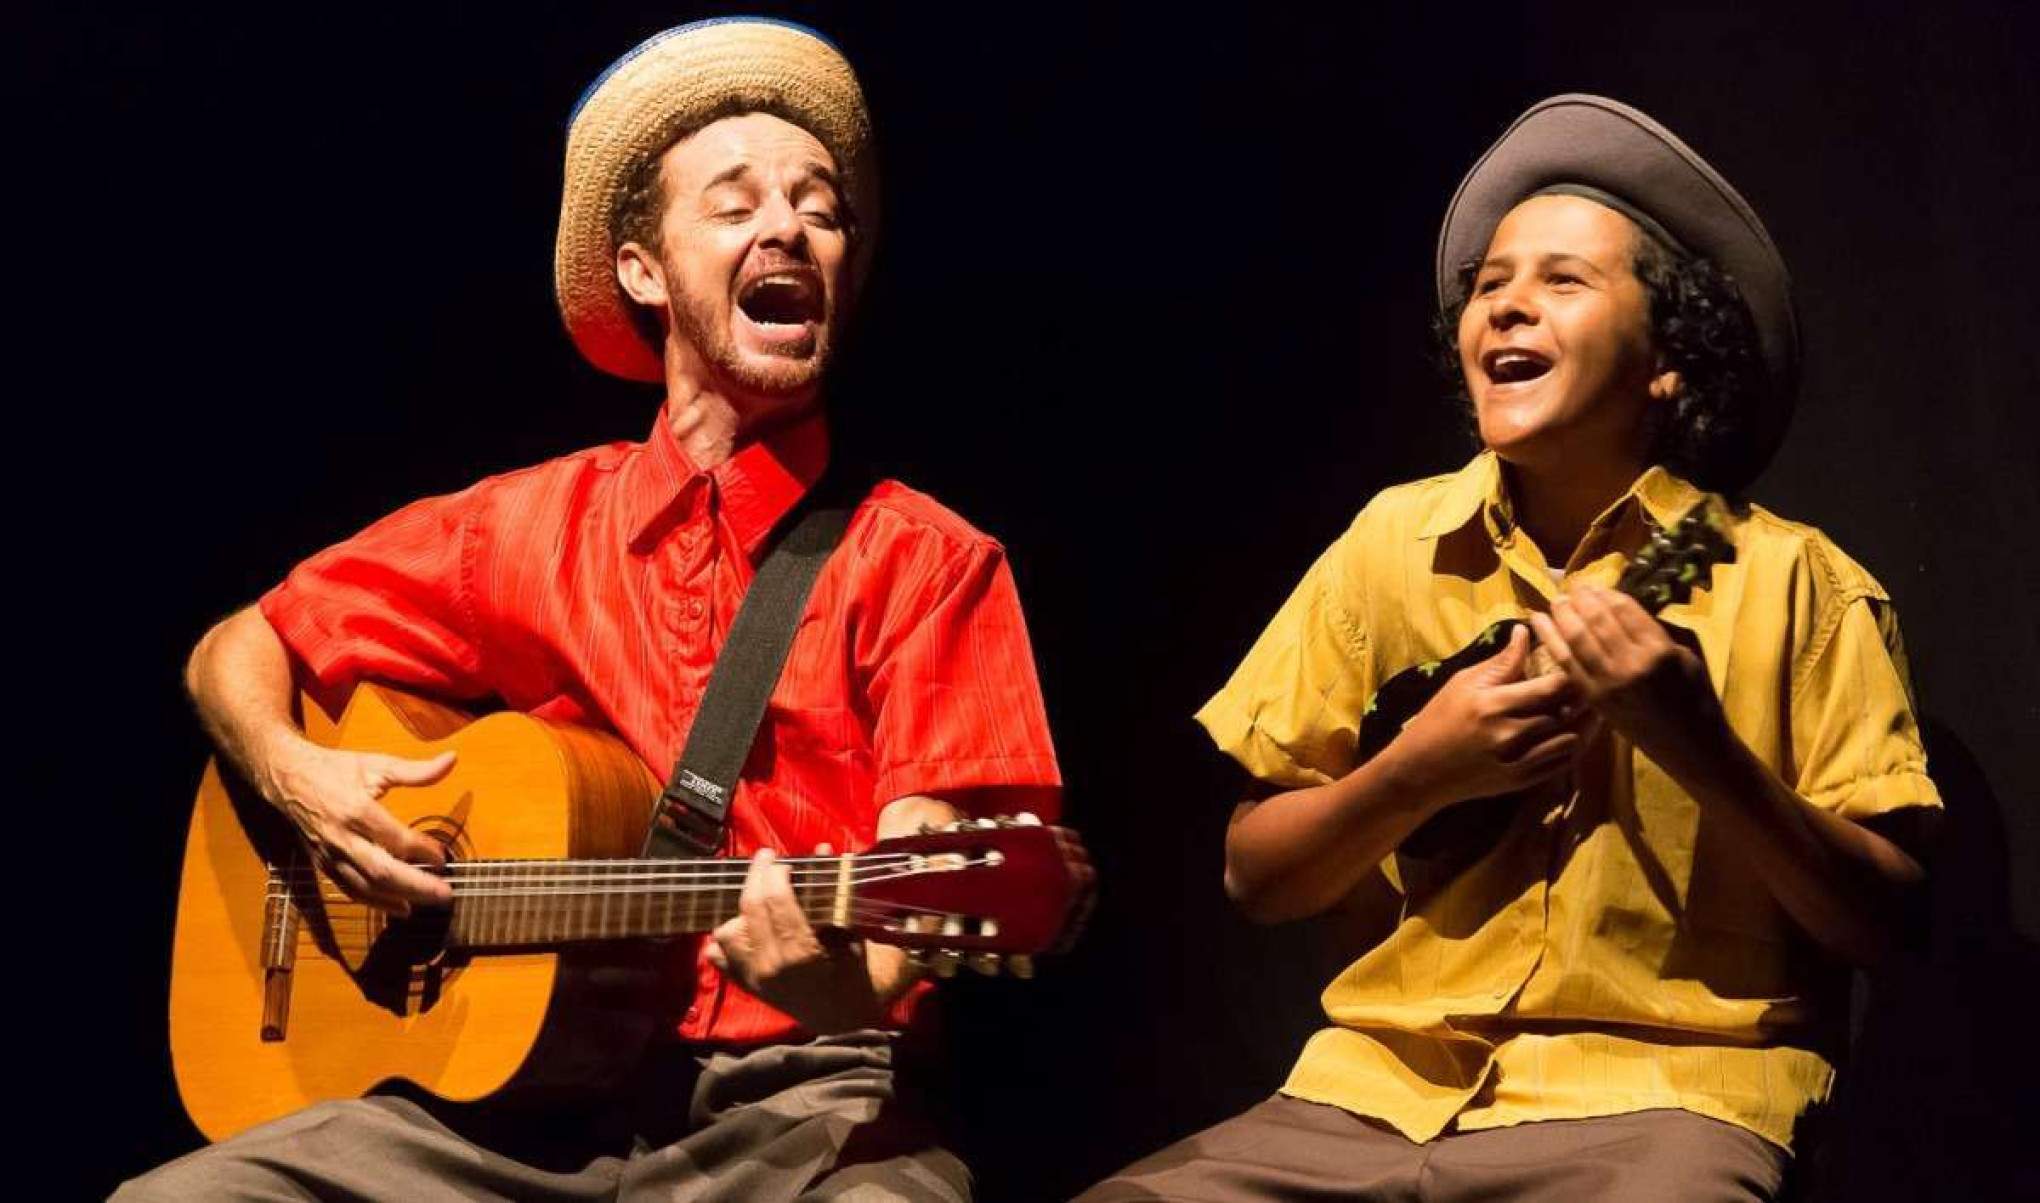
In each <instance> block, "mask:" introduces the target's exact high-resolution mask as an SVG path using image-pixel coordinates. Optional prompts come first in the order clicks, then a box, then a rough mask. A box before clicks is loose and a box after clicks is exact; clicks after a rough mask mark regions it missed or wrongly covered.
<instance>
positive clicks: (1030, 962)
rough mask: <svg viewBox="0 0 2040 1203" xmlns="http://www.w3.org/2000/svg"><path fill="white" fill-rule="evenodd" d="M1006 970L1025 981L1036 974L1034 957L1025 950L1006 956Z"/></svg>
mask: <svg viewBox="0 0 2040 1203" xmlns="http://www.w3.org/2000/svg"><path fill="white" fill-rule="evenodd" d="M1006 972H1007V973H1010V974H1012V975H1013V976H1014V977H1017V978H1019V979H1020V980H1021V981H1023V982H1024V981H1026V980H1027V979H1028V978H1031V977H1033V976H1034V958H1033V957H1030V956H1028V955H1027V954H1026V953H1024V952H1016V953H1014V954H1013V955H1012V956H1009V957H1007V958H1006Z"/></svg>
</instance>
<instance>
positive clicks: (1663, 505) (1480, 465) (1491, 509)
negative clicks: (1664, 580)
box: [1417, 451, 1706, 539]
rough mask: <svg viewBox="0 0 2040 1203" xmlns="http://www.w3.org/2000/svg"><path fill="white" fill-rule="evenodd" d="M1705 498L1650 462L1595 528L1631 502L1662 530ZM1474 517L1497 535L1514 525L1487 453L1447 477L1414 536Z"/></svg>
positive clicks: (1498, 472) (1494, 459)
mask: <svg viewBox="0 0 2040 1203" xmlns="http://www.w3.org/2000/svg"><path fill="white" fill-rule="evenodd" d="M1705 496H1706V494H1705V493H1702V492H1701V491H1700V490H1699V489H1698V488H1696V487H1695V486H1693V485H1691V484H1689V483H1687V482H1686V481H1684V480H1681V479H1680V478H1678V477H1676V476H1674V475H1672V474H1671V473H1670V472H1667V471H1666V470H1665V469H1664V467H1663V465H1660V464H1652V465H1651V466H1650V467H1648V468H1646V469H1644V471H1643V475H1641V476H1639V477H1637V478H1636V480H1635V482H1634V483H1633V484H1631V485H1630V486H1629V489H1628V490H1627V491H1626V492H1624V493H1623V494H1622V496H1620V497H1618V498H1616V499H1615V502H1614V504H1612V505H1610V506H1609V507H1608V508H1607V510H1605V511H1603V512H1602V514H1601V516H1600V517H1599V518H1598V519H1596V520H1595V525H1596V526H1601V525H1605V524H1607V523H1610V522H1612V521H1613V520H1614V518H1615V515H1616V514H1617V512H1618V511H1619V510H1621V509H1622V507H1624V506H1626V505H1628V504H1630V502H1631V501H1635V502H1637V503H1639V504H1641V505H1642V506H1643V510H1644V512H1645V513H1646V514H1649V515H1650V518H1651V521H1653V522H1655V523H1656V524H1657V525H1658V526H1661V527H1664V526H1670V525H1671V524H1672V523H1674V522H1677V521H1678V520H1679V519H1680V518H1682V517H1684V516H1685V514H1686V512H1687V511H1688V510H1690V509H1692V508H1693V507H1694V506H1695V505H1696V504H1698V503H1699V502H1700V501H1701V499H1702V498H1704V497H1705ZM1476 516H1484V517H1485V519H1486V522H1487V527H1488V531H1489V533H1490V534H1492V535H1495V536H1497V537H1499V536H1502V535H1505V534H1507V533H1508V532H1509V531H1511V530H1513V529H1514V527H1515V518H1514V516H1513V514H1512V513H1511V511H1510V506H1509V495H1508V490H1507V489H1505V488H1503V487H1502V468H1501V459H1500V457H1498V456H1496V455H1495V453H1494V452H1492V451H1483V452H1481V453H1480V454H1479V455H1476V456H1474V457H1473V460H1472V462H1470V463H1468V464H1467V465H1466V466H1465V467H1464V468H1461V469H1460V470H1459V471H1458V472H1456V473H1454V474H1453V475H1452V477H1451V479H1450V480H1449V481H1447V482H1446V486H1445V490H1444V492H1443V493H1442V494H1441V495H1440V496H1439V498H1438V501H1437V504H1436V505H1435V507H1434V508H1433V509H1432V511H1431V515H1430V517H1429V518H1427V519H1426V520H1425V521H1424V524H1423V525H1422V526H1421V527H1419V528H1418V531H1417V534H1418V535H1419V536H1420V537H1422V538H1425V539H1436V538H1440V537H1442V536H1444V535H1449V534H1451V533H1452V532H1453V531H1456V530H1459V529H1461V528H1462V527H1464V526H1466V524H1467V523H1469V522H1472V521H1473V520H1474V518H1475V517H1476Z"/></svg>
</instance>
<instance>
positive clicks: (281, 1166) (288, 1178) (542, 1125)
mask: <svg viewBox="0 0 2040 1203" xmlns="http://www.w3.org/2000/svg"><path fill="white" fill-rule="evenodd" d="M892 1054H893V1050H892V1047H891V1043H890V1041H889V1040H888V1038H887V1037H886V1036H885V1035H884V1034H882V1033H877V1032H860V1033H852V1034H849V1035H845V1036H837V1037H829V1038H825V1039H823V1040H818V1041H815V1042H813V1043H811V1044H802V1045H774V1046H770V1047H767V1048H762V1049H756V1050H752V1051H748V1052H744V1053H740V1054H732V1053H712V1054H701V1055H693V1054H683V1055H682V1056H681V1057H679V1058H675V1057H671V1056H669V1057H667V1058H665V1059H664V1063H663V1064H662V1065H660V1066H659V1067H658V1068H654V1069H651V1070H648V1071H645V1072H641V1073H640V1074H639V1075H638V1076H637V1077H636V1078H635V1079H633V1081H632V1082H631V1083H630V1084H628V1085H627V1086H625V1087H624V1088H622V1089H621V1090H620V1091H619V1095H618V1097H617V1098H616V1099H613V1100H611V1101H610V1102H609V1103H607V1104H605V1105H604V1106H603V1107H600V1108H596V1109H593V1110H589V1111H584V1112H582V1113H579V1114H571V1113H567V1112H550V1113H540V1112H524V1113H517V1114H503V1113H490V1112H484V1111H476V1110H474V1109H463V1108H460V1107H458V1106H453V1105H447V1104H438V1105H436V1106H435V1105H433V1103H432V1102H431V1101H430V1100H421V1099H414V1098H409V1097H399V1096H396V1095H382V1094H378V1095H371V1096H369V1097H368V1098H363V1099H347V1100H343V1101H339V1102H331V1103H320V1104H318V1105H316V1106H313V1107H308V1108H306V1109H305V1110H303V1111H300V1112H297V1113H296V1114H293V1115H288V1116H285V1117H284V1118H282V1119H279V1120H274V1121H272V1122H270V1123H267V1124H263V1125H261V1126H259V1127H256V1128H251V1129H249V1130H248V1131H246V1132H243V1133H241V1134H240V1135H238V1136H236V1137H234V1138H232V1139H230V1140H227V1141H223V1142H221V1143H220V1144H216V1145H213V1146H212V1147H210V1148H206V1149H200V1150H199V1151H198V1152H196V1153H192V1154H190V1155H189V1156H186V1157H182V1158H179V1159H178V1160H176V1161H173V1162H170V1163H169V1164H167V1165H164V1166H162V1167H160V1168H158V1169H156V1170H154V1171H151V1172H150V1173H148V1174H144V1175H143V1176H142V1177H140V1178H136V1179H135V1180H133V1181H131V1182H128V1183H126V1184H125V1185H123V1186H122V1187H121V1188H120V1189H119V1190H118V1191H116V1192H115V1194H114V1196H113V1198H114V1199H115V1200H116V1201H118V1203H144V1201H155V1200H164V1201H169V1200H177V1201H179V1203H183V1201H187V1200H195V1199H207V1200H211V1199H241V1200H265V1201H267V1200H306V1199H316V1200H350V1201H352V1200H363V1201H366V1200H383V1199H389V1200H406V1201H413V1200H415V1201H416V1203H436V1201H438V1200H448V1201H453V1200H463V1201H464V1200H474V1199H501V1200H517V1201H519V1203H524V1201H533V1203H536V1201H541V1200H544V1201H551V1200H557V1201H560V1203H566V1201H568V1200H573V1201H576V1203H579V1201H582V1200H597V1199H600V1200H620V1201H621V1200H632V1201H634V1200H653V1199H657V1200H662V1201H663V1200H674V1201H679V1200H685V1201H687V1203H708V1201H724V1200H727V1201H729V1203H736V1201H738V1200H742V1201H744V1203H778V1201H782V1200H784V1201H789V1203H790V1201H791V1200H796V1199H800V1200H806V1199H834V1200H843V1201H845V1203H865V1201H869V1203H879V1201H890V1200H904V1201H908V1203H969V1200H970V1193H971V1180H970V1173H969V1171H968V1170H966V1169H965V1168H964V1165H963V1163H962V1162H961V1161H959V1160H958V1159H957V1158H956V1157H954V1156H953V1155H951V1154H950V1153H948V1152H947V1151H945V1150H944V1149H942V1148H941V1147H940V1145H939V1144H937V1143H936V1137H935V1136H934V1133H933V1131H932V1129H931V1127H930V1126H929V1125H928V1124H927V1123H925V1122H924V1121H923V1120H921V1119H920V1118H919V1117H918V1116H916V1115H915V1114H914V1113H913V1109H912V1107H911V1106H910V1105H908V1104H905V1103H903V1102H902V1100H900V1099H899V1098H898V1097H897V1095H896V1091H895V1084H894V1078H893V1067H892V1061H893V1055H892ZM690 1082H691V1087H690ZM499 1150H501V1151H499Z"/></svg>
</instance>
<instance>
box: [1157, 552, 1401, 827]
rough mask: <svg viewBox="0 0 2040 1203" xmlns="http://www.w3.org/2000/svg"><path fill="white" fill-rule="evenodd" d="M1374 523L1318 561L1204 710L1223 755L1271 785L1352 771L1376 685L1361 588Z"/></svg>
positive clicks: (1312, 781)
mask: <svg viewBox="0 0 2040 1203" xmlns="http://www.w3.org/2000/svg"><path fill="white" fill-rule="evenodd" d="M1366 518H1367V515H1366V513H1364V512H1363V513H1362V514H1361V516H1360V517H1359V518H1358V519H1356V520H1355V521H1354V524H1353V526H1352V528H1351V529H1349V530H1348V531H1347V532H1346V533H1345V534H1344V535H1343V536H1341V537H1340V538H1339V540H1338V541H1337V542H1335V543H1333V544H1332V545H1331V547H1329V548H1327V549H1326V550H1325V553H1324V554H1323V555H1321V556H1319V557H1318V560H1317V562H1316V563H1315V564H1313V565H1311V568H1310V571H1309V572H1307V573H1305V574H1304V577H1303V580H1302V581H1301V582H1299V583H1298V585H1297V586H1296V589H1295V591H1294V592H1292V593H1291V594H1290V595H1289V600H1288V601H1286V602H1284V603H1283V605H1282V608H1281V610H1279V611H1277V612H1276V615H1275V618H1274V620H1273V621H1272V622H1270V623H1269V624H1268V627H1267V629H1266V630H1264V631H1262V632H1261V637H1260V638H1259V639H1257V640H1255V641H1254V646H1253V649H1252V650H1251V651H1249V652H1248V653H1247V658H1246V659H1245V660H1243V661H1241V662H1240V666H1239V667H1238V668H1237V669H1235V670H1234V671H1233V674H1232V679H1231V680H1229V681H1227V682H1226V684H1225V687H1224V688H1223V689H1220V690H1219V691H1218V693H1217V694H1216V695H1214V696H1213V697H1212V699H1211V700H1210V701H1208V702H1206V703H1205V704H1204V708H1203V709H1201V710H1199V711H1198V712H1197V721H1198V722H1199V723H1200V724H1202V725H1203V727H1204V729H1205V731H1206V732H1207V733H1208V734H1209V735H1210V736H1211V740H1212V742H1213V743H1215V744H1217V745H1218V748H1219V750H1220V751H1222V752H1224V753H1225V754H1227V755H1228V756H1231V757H1232V758H1233V759H1234V760H1237V761H1238V762H1239V763H1240V765H1241V767H1243V768H1245V769H1246V770H1247V772H1248V773H1250V774H1252V775H1253V776H1255V777H1257V778H1259V779H1260V780H1262V781H1265V782H1267V783H1269V784H1270V785H1274V786H1277V787H1280V788H1284V789H1301V788H1304V787H1307V786H1312V785H1323V784H1325V783H1326V782H1329V781H1333V780H1336V779H1337V778H1339V777H1342V776H1344V775H1345V774H1346V773H1347V772H1349V771H1350V770H1351V769H1352V768H1353V761H1354V755H1355V748H1356V747H1357V746H1358V740H1359V733H1360V719H1361V713H1362V711H1363V709H1364V708H1365V707H1366V705H1367V700H1368V699H1369V698H1370V697H1372V696H1373V694H1374V690H1375V687H1376V683H1375V680H1374V671H1373V665H1372V658H1371V657H1370V656H1369V654H1368V633H1367V623H1366V622H1365V621H1364V619H1363V617H1362V616H1363V615H1364V614H1365V613H1366V602H1367V598H1366V596H1365V594H1364V592H1363V590H1362V586H1361V584H1360V582H1363V581H1365V580H1366V579H1367V576H1366V574H1365V572H1364V571H1362V568H1363V565H1362V564H1360V563H1359V560H1360V557H1361V556H1362V555H1364V554H1365V553H1366V551H1367V549H1368V544H1367V542H1366V540H1365V539H1364V538H1363V537H1362V533H1361V532H1362V528H1363V524H1364V523H1365V521H1366Z"/></svg>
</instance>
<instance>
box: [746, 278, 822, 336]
mask: <svg viewBox="0 0 2040 1203" xmlns="http://www.w3.org/2000/svg"><path fill="white" fill-rule="evenodd" d="M737 308H739V309H741V310H743V311H744V316H745V317H748V318H750V319H751V320H752V321H754V322H756V323H757V324H759V325H761V326H802V325H806V324H807V323H809V322H818V321H820V320H822V309H823V305H822V282H821V280H820V279H819V278H817V277H816V276H815V275H814V274H813V273H811V272H773V273H771V274H770V275H764V276H760V277H758V278H757V279H755V280H753V281H751V282H750V283H748V284H746V285H744V286H743V288H742V289H741V290H740V291H739V292H738V293H737Z"/></svg>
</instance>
